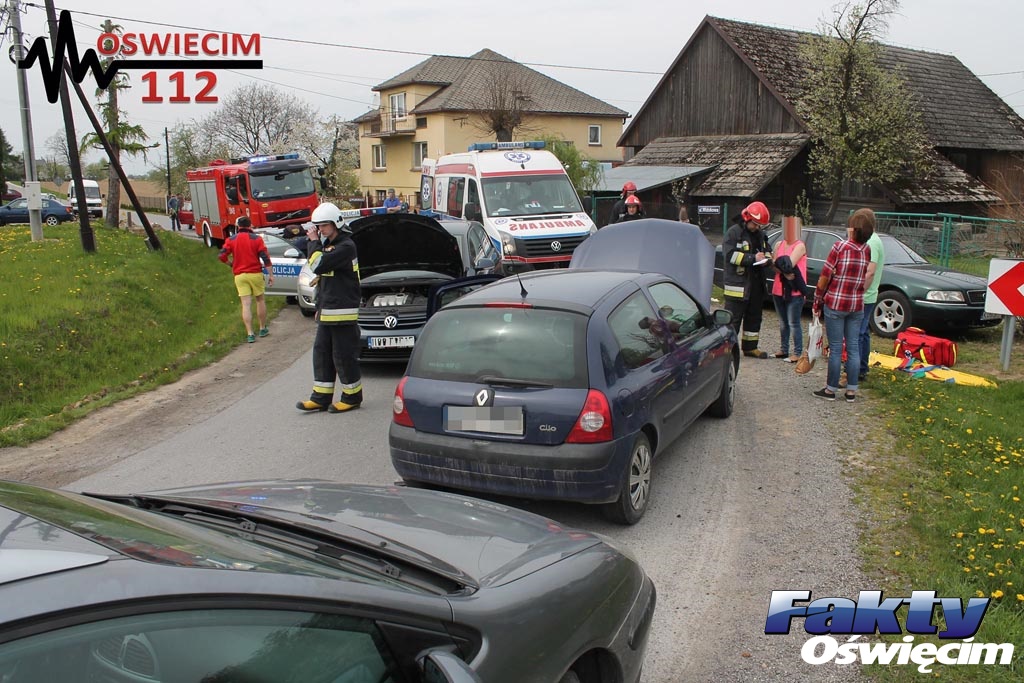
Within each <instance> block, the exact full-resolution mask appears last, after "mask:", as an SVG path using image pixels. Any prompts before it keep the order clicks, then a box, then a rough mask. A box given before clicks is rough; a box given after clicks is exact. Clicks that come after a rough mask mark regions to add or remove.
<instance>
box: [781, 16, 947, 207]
mask: <svg viewBox="0 0 1024 683" xmlns="http://www.w3.org/2000/svg"><path fill="white" fill-rule="evenodd" d="M898 9H899V0H863V1H862V2H846V3H844V4H841V5H838V6H836V8H835V10H834V15H833V17H832V19H831V21H828V22H825V23H824V25H823V27H822V31H821V34H820V35H816V36H812V37H810V38H809V39H808V40H807V41H806V43H805V44H804V46H803V55H802V56H803V58H804V60H805V62H806V63H807V65H808V69H807V74H806V77H805V81H804V89H803V92H802V94H801V96H800V98H799V100H798V102H797V109H798V111H799V112H800V115H801V116H802V117H803V118H804V120H805V121H806V122H807V125H808V127H809V128H810V130H811V135H812V139H813V145H812V147H811V153H810V157H809V160H808V164H809V170H810V174H811V176H812V177H813V178H814V181H815V183H816V184H817V185H818V187H819V188H821V190H822V191H824V192H825V193H826V194H827V195H828V196H829V198H830V200H831V203H830V205H829V209H828V214H827V215H826V222H827V223H831V222H832V219H833V218H834V217H835V214H836V210H837V209H838V207H839V200H840V198H841V194H842V188H843V183H844V182H845V181H847V180H855V181H859V182H862V183H865V184H881V185H886V184H890V183H892V182H893V181H895V180H897V179H898V178H900V177H901V176H903V175H906V174H909V175H910V176H912V177H920V176H921V175H924V174H925V173H927V171H928V168H929V163H928V156H927V155H928V152H929V149H930V147H931V146H930V145H929V143H928V140H927V138H926V137H925V133H924V127H923V125H922V123H921V120H920V114H919V113H918V110H917V108H916V107H915V103H914V101H913V98H912V97H911V95H910V93H909V91H908V90H907V88H906V86H905V84H904V80H903V78H902V77H901V76H900V74H899V73H894V72H890V71H886V70H885V69H883V68H882V67H881V66H880V65H879V62H878V54H879V46H878V43H877V40H878V38H879V37H880V36H881V35H882V34H884V32H885V30H886V29H887V27H888V21H889V17H890V16H892V15H893V14H895V13H896V11H897V10H898Z"/></svg>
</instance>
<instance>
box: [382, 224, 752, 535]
mask: <svg viewBox="0 0 1024 683" xmlns="http://www.w3.org/2000/svg"><path fill="white" fill-rule="evenodd" d="M713 266H714V249H713V248H712V246H711V245H710V244H709V243H708V241H707V239H706V238H705V237H704V235H703V234H702V233H701V231H700V229H699V228H696V227H695V226H692V225H688V224H682V223H677V222H674V221H665V220H659V219H645V220H641V221H632V222H629V223H623V224H621V225H615V226H611V227H608V228H605V229H603V230H601V231H600V232H598V233H596V234H595V235H593V236H591V237H590V238H589V239H588V240H587V241H586V242H584V243H583V244H582V245H580V247H579V248H578V249H577V251H576V253H575V254H574V256H573V260H572V264H571V266H570V268H569V269H564V270H547V271H537V272H532V273H528V274H524V275H522V276H521V277H508V278H505V279H503V280H500V281H498V282H495V283H493V284H490V285H487V286H485V287H481V288H479V289H476V290H475V291H472V292H470V293H468V294H465V295H464V296H461V297H460V298H458V299H456V300H455V301H452V302H451V303H448V304H447V305H445V306H443V307H442V308H441V309H440V310H438V312H437V313H436V314H434V315H433V316H432V317H431V319H430V320H429V321H428V323H427V325H426V327H425V328H424V329H423V332H422V333H421V336H420V339H419V341H418V342H417V344H416V347H415V349H414V351H413V354H412V357H411V358H410V361H409V365H408V367H407V369H406V374H405V376H404V377H403V378H402V379H401V381H400V382H399V384H398V387H397V389H396V391H395V397H394V406H393V421H392V424H391V428H390V432H389V443H390V450H391V460H392V463H393V464H394V467H395V469H396V470H397V471H398V474H399V475H400V476H401V477H402V479H404V480H406V481H408V482H415V483H419V484H428V485H431V484H432V485H437V486H443V487H450V488H455V489H465V490H469V491H478V492H487V493H493V494H500V495H512V496H519V497H527V498H544V499H555V500H569V501H579V502H584V503H597V504H602V506H603V509H604V511H605V512H606V514H607V516H608V517H609V518H610V519H611V520H613V521H616V522H619V523H623V524H633V523H635V522H637V521H639V520H640V518H641V517H642V516H643V514H644V512H645V511H646V509H647V506H648V503H649V501H650V495H651V484H652V472H653V469H652V467H653V461H654V457H655V456H656V455H657V454H659V453H661V452H662V451H664V450H665V449H666V448H667V447H668V446H669V444H671V443H672V442H673V441H674V440H675V439H676V438H678V437H679V436H680V434H682V433H683V430H684V429H686V427H687V426H688V425H690V424H691V423H692V422H693V421H694V420H696V419H697V418H698V417H700V416H701V415H702V414H704V413H705V412H710V413H711V414H713V415H716V416H719V417H728V416H729V415H730V414H731V413H732V410H733V403H734V398H735V383H736V373H737V371H738V369H739V353H738V346H737V340H736V334H735V332H734V331H733V329H732V327H731V326H730V325H729V323H730V321H731V316H730V314H729V313H728V312H727V311H725V310H717V311H714V312H711V311H710V310H709V308H710V303H711V281H712V275H713ZM460 286H461V284H460V283H459V282H458V281H455V282H453V283H452V285H451V287H452V288H453V289H458V288H459V287H460ZM444 294H445V292H444V288H441V289H440V290H438V291H437V292H435V296H438V297H440V298H441V299H442V300H443V298H444Z"/></svg>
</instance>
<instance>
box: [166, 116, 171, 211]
mask: <svg viewBox="0 0 1024 683" xmlns="http://www.w3.org/2000/svg"><path fill="white" fill-rule="evenodd" d="M164 151H165V152H166V153H167V199H170V198H171V141H170V138H168V136H167V126H164Z"/></svg>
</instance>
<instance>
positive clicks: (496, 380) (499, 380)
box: [477, 375, 555, 389]
mask: <svg viewBox="0 0 1024 683" xmlns="http://www.w3.org/2000/svg"><path fill="white" fill-rule="evenodd" d="M477 381H478V382H481V383H483V384H499V385H503V386H509V387H536V388H537V389H552V388H554V386H555V385H554V384H552V383H550V382H538V381H536V380H532V379H515V378H513V377H495V376H494V375H484V376H482V377H478V378H477Z"/></svg>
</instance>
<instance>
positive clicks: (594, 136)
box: [587, 125, 601, 145]
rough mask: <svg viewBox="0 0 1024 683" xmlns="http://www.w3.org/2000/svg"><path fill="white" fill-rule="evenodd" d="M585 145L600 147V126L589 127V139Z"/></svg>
mask: <svg viewBox="0 0 1024 683" xmlns="http://www.w3.org/2000/svg"><path fill="white" fill-rule="evenodd" d="M587 144H590V145H600V144H601V126H600V125H596V126H591V127H590V134H589V138H588V140H587Z"/></svg>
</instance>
